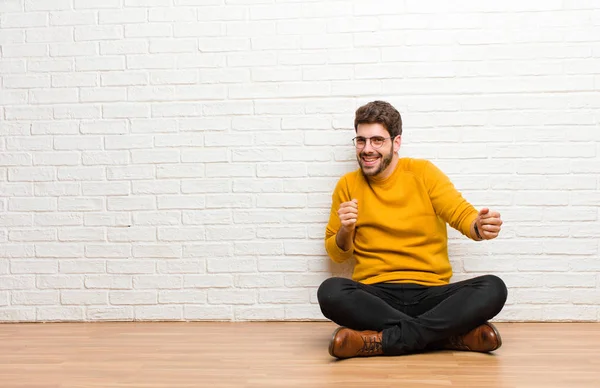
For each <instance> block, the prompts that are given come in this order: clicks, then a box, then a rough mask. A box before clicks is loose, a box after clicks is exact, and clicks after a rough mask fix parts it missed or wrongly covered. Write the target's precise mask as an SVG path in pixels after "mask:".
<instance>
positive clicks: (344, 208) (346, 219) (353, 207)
mask: <svg viewBox="0 0 600 388" xmlns="http://www.w3.org/2000/svg"><path fill="white" fill-rule="evenodd" d="M337 214H338V217H340V221H341V223H342V228H344V229H346V230H348V231H351V230H354V227H355V226H356V220H357V219H358V200H356V199H353V200H352V201H350V202H344V203H342V204H341V205H340V208H339V209H338V212H337Z"/></svg>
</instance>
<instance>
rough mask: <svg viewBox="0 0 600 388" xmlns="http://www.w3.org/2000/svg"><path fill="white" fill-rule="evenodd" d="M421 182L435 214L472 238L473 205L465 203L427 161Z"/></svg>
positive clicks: (460, 195) (459, 194)
mask: <svg viewBox="0 0 600 388" xmlns="http://www.w3.org/2000/svg"><path fill="white" fill-rule="evenodd" d="M423 180H424V182H425V185H426V187H427V190H428V192H429V198H430V199H431V203H432V204H433V207H434V209H435V212H436V214H438V215H439V216H440V217H441V218H442V219H443V220H444V221H445V222H447V223H448V224H449V225H450V226H451V227H453V228H454V229H456V230H458V231H459V232H461V233H462V234H463V235H465V236H467V237H468V238H472V237H471V224H472V223H473V221H474V220H475V218H477V214H478V212H477V210H476V209H475V208H474V207H473V205H471V204H470V203H469V202H467V200H466V199H465V198H463V196H462V194H461V193H460V192H459V191H458V190H456V188H455V187H454V185H453V184H452V182H451V181H450V179H449V178H448V177H447V176H446V175H445V174H444V173H443V172H442V171H441V170H440V169H439V168H437V167H436V166H435V165H434V164H433V163H431V162H429V161H426V162H425V170H424V174H423Z"/></svg>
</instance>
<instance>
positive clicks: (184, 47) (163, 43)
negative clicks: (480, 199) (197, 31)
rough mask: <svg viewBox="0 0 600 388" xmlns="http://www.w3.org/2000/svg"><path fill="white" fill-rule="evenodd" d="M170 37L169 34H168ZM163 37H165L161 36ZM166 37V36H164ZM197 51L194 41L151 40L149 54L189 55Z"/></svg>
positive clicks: (182, 39) (184, 39)
mask: <svg viewBox="0 0 600 388" xmlns="http://www.w3.org/2000/svg"><path fill="white" fill-rule="evenodd" d="M169 35H170V34H169ZM163 36H165V35H163ZM166 36H168V35H166ZM197 49H198V42H197V41H196V40H195V39H187V38H181V39H173V38H165V39H151V40H150V52H151V53H189V52H193V51H196V50H197Z"/></svg>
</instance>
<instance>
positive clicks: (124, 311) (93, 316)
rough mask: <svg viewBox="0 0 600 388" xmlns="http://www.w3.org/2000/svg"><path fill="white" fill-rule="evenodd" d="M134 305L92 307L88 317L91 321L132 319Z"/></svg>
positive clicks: (88, 311) (87, 314) (88, 310)
mask: <svg viewBox="0 0 600 388" xmlns="http://www.w3.org/2000/svg"><path fill="white" fill-rule="evenodd" d="M133 318H134V312H133V308H132V307H90V308H88V309H87V313H86V319H87V320H91V321H132V320H133Z"/></svg>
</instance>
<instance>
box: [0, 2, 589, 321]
mask: <svg viewBox="0 0 600 388" xmlns="http://www.w3.org/2000/svg"><path fill="white" fill-rule="evenodd" d="M599 32H600V5H599V4H596V3H594V2H589V1H583V0H581V1H580V0H569V1H566V0H565V1H562V0H561V1H558V0H553V1H541V0H539V1H537V0H536V1H525V2H524V1H520V2H517V1H508V2H506V1H504V2H496V1H488V0H486V1H482V2H472V1H461V2H458V3H457V2H451V3H449V2H445V1H440V0H435V1H433V0H428V1H420V0H403V1H396V2H389V1H377V2H373V1H366V0H328V1H319V2H303V1H299V0H291V1H288V0H286V1H283V0H281V1H280V0H275V1H242V0H239V1H231V2H230V1H222V0H210V1H207V0H107V1H103V2H98V1H96V0H35V1H34V0H9V1H2V2H0V45H1V46H0V101H1V104H0V321H64V320H69V321H70V320H161V319H165V320H254V319H257V320H285V319H290V320H307V319H323V317H322V315H321V313H320V311H319V308H318V305H317V304H316V288H317V286H318V285H319V284H320V282H321V281H323V280H324V279H326V278H327V277H328V276H331V273H332V272H333V273H334V274H345V275H347V274H348V273H349V270H350V268H351V266H350V264H344V265H335V264H332V263H329V262H328V259H327V257H326V256H325V251H324V247H323V234H324V225H325V224H326V222H327V217H328V214H329V202H330V194H331V191H332V189H333V187H334V186H335V183H336V181H337V179H338V177H339V176H340V175H342V174H343V173H345V172H347V171H350V170H353V169H354V168H355V162H354V153H353V152H354V151H353V148H352V146H351V143H350V139H351V138H352V137H353V131H352V120H353V113H354V110H355V109H356V107H358V106H360V105H362V104H364V103H366V102H368V101H371V100H374V99H384V100H388V101H390V102H392V103H393V104H394V105H395V106H396V107H397V108H398V109H399V110H400V111H401V113H402V115H403V120H404V130H405V133H404V137H403V148H402V151H401V153H402V154H403V155H406V156H414V157H424V158H428V159H431V160H432V161H434V162H435V163H436V164H437V165H438V166H439V167H440V168H442V169H443V170H444V171H445V172H446V173H447V174H448V175H449V176H450V177H451V178H452V180H453V181H454V182H455V184H456V186H457V187H458V188H459V189H460V190H461V191H463V193H464V194H465V196H466V197H467V198H468V199H469V200H470V201H471V202H472V203H473V204H474V205H476V206H477V207H481V206H491V207H494V208H496V209H498V210H500V211H501V212H502V214H503V218H504V220H505V227H504V232H503V235H502V237H501V238H500V239H498V240H496V241H493V242H488V243H484V244H481V243H480V244H476V243H472V242H469V241H466V240H465V239H464V238H461V237H459V235H458V233H457V232H455V231H452V230H451V231H450V238H451V241H450V254H451V256H452V263H453V264H454V267H455V272H456V275H455V280H460V279H464V278H469V277H473V276H476V275H480V274H484V273H494V274H497V275H499V276H501V277H502V278H503V279H504V280H505V281H506V283H507V284H508V286H509V289H510V290H509V301H508V305H507V307H506V309H505V310H504V311H503V312H502V314H501V316H500V317H499V319H501V320H557V321H561V320H586V321H600V296H599V295H600V276H599V275H598V271H600V254H599V251H600V242H599V237H600V232H599V231H600V210H599V207H598V205H600V194H599V189H600V178H599V176H598V173H600V72H599V71H598V69H599V68H600V49H599V47H600V35H599Z"/></svg>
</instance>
